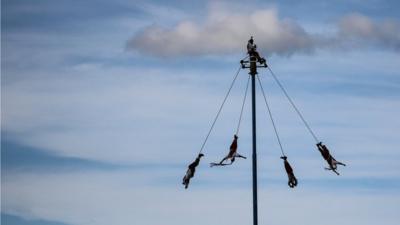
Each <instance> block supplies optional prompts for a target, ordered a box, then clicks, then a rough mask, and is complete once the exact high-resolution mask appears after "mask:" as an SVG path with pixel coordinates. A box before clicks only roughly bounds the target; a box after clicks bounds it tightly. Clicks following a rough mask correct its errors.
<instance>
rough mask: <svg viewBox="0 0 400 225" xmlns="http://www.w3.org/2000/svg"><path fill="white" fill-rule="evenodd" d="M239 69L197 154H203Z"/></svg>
mask: <svg viewBox="0 0 400 225" xmlns="http://www.w3.org/2000/svg"><path fill="white" fill-rule="evenodd" d="M240 69H241V66H239V69H238V70H237V72H236V75H235V76H234V78H233V81H232V83H231V86H230V87H229V89H228V92H227V93H226V95H225V98H224V100H223V101H222V104H221V106H220V107H219V110H218V113H217V115H216V116H215V119H214V122H213V123H212V124H211V127H210V130H209V131H208V134H207V136H206V138H205V140H204V142H203V144H202V145H201V148H200V151H199V154H200V153H202V152H203V149H204V146H205V145H206V143H207V140H208V137H209V136H210V134H211V131H212V129H213V128H214V125H215V123H216V122H217V119H218V117H219V114H220V113H221V111H222V108H223V107H224V104H225V102H226V99H227V98H228V96H229V93H230V92H231V90H232V87H233V85H234V84H235V81H236V79H237V77H238V75H239V72H240Z"/></svg>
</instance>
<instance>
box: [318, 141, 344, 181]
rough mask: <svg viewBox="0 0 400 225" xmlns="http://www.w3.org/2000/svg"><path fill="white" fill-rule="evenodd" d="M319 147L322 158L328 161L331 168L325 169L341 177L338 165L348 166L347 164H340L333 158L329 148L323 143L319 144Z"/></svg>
mask: <svg viewBox="0 0 400 225" xmlns="http://www.w3.org/2000/svg"><path fill="white" fill-rule="evenodd" d="M317 147H318V150H319V151H320V152H321V155H322V157H323V158H324V159H325V160H326V162H327V163H328V165H329V168H325V169H326V170H332V171H333V172H334V173H336V174H337V175H340V174H339V173H338V172H337V171H336V169H337V165H342V166H346V164H344V163H342V162H339V161H337V160H336V159H335V158H333V156H332V155H331V153H330V152H329V150H328V148H327V147H326V146H325V145H323V144H322V142H319V143H317Z"/></svg>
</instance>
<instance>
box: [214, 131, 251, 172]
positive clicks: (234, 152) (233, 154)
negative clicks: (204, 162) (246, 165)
mask: <svg viewBox="0 0 400 225" xmlns="http://www.w3.org/2000/svg"><path fill="white" fill-rule="evenodd" d="M237 139H238V136H237V135H236V134H235V135H234V136H233V142H232V144H231V146H230V148H229V153H228V155H227V156H225V157H224V158H223V159H222V160H221V162H219V163H211V164H210V165H211V166H226V165H231V164H232V163H233V162H234V161H235V158H236V157H239V158H243V159H246V157H244V156H242V155H240V154H239V153H237V147H238V144H237ZM228 159H230V160H231V162H230V163H224V162H225V160H228Z"/></svg>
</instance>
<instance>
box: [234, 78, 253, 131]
mask: <svg viewBox="0 0 400 225" xmlns="http://www.w3.org/2000/svg"><path fill="white" fill-rule="evenodd" d="M249 81H250V76H249V78H248V79H247V84H246V90H245V92H244V97H243V103H242V109H241V110H240V116H239V122H238V125H237V128H236V135H237V136H239V129H240V124H241V123H242V116H243V109H244V105H245V103H246V97H247V90H248V89H249V83H250V82H249Z"/></svg>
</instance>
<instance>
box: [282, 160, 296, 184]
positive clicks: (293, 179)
mask: <svg viewBox="0 0 400 225" xmlns="http://www.w3.org/2000/svg"><path fill="white" fill-rule="evenodd" d="M281 159H283V164H284V165H285V170H286V173H287V175H288V179H289V181H288V185H289V187H291V188H294V187H296V186H297V179H296V177H295V176H294V173H293V169H292V167H291V166H290V164H289V162H288V161H287V157H286V156H282V157H281Z"/></svg>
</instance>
